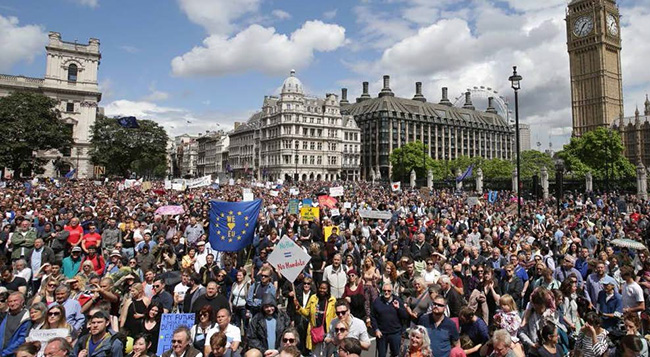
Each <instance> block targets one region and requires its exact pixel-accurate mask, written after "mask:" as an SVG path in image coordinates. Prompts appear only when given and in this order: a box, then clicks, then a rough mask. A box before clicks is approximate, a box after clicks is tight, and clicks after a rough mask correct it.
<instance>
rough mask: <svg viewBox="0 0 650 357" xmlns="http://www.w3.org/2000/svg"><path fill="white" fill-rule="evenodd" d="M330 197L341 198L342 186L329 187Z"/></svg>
mask: <svg viewBox="0 0 650 357" xmlns="http://www.w3.org/2000/svg"><path fill="white" fill-rule="evenodd" d="M330 196H332V197H339V196H343V186H337V187H330Z"/></svg>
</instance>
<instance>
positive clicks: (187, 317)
mask: <svg viewBox="0 0 650 357" xmlns="http://www.w3.org/2000/svg"><path fill="white" fill-rule="evenodd" d="M194 316H195V314H162V316H161V318H160V333H159V335H158V349H157V350H156V354H157V355H158V356H162V354H163V353H165V351H167V350H169V349H171V348H172V337H173V336H174V330H175V329H176V328H177V327H180V326H183V325H184V326H187V327H188V328H192V326H193V325H194ZM154 338H155V336H154Z"/></svg>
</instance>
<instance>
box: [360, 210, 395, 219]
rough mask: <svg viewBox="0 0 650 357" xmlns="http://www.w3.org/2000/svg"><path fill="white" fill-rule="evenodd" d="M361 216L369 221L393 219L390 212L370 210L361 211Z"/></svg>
mask: <svg viewBox="0 0 650 357" xmlns="http://www.w3.org/2000/svg"><path fill="white" fill-rule="evenodd" d="M359 215H360V216H361V218H367V219H392V218H393V214H392V213H390V211H373V210H369V209H360V210H359Z"/></svg>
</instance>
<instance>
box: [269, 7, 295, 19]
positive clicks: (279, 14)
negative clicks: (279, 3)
mask: <svg viewBox="0 0 650 357" xmlns="http://www.w3.org/2000/svg"><path fill="white" fill-rule="evenodd" d="M271 15H273V17H275V18H277V19H279V20H288V19H290V18H291V14H290V13H288V12H286V11H284V10H280V9H275V10H273V11H271Z"/></svg>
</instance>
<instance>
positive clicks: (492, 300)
mask: <svg viewBox="0 0 650 357" xmlns="http://www.w3.org/2000/svg"><path fill="white" fill-rule="evenodd" d="M484 269H485V270H484V271H483V278H482V279H480V286H481V291H482V292H483V294H485V302H486V303H487V306H488V321H486V322H487V324H488V326H491V325H492V322H493V321H494V315H495V314H496V313H497V310H499V299H501V288H499V283H498V281H497V280H496V278H495V277H494V268H492V267H485V268H484Z"/></svg>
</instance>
